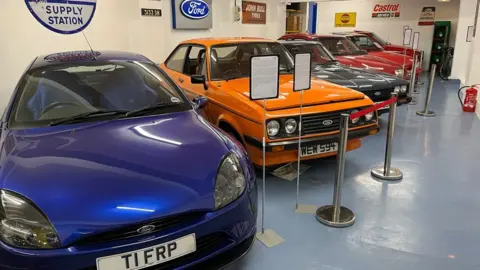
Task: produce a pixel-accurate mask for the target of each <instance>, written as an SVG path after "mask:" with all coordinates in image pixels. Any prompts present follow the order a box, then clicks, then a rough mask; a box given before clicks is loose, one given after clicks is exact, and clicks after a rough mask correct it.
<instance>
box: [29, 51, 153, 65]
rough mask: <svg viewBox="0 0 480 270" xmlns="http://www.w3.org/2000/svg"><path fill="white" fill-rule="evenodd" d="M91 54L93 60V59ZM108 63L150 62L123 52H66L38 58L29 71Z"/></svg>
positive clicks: (135, 54) (137, 55)
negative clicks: (89, 63) (61, 66)
mask: <svg viewBox="0 0 480 270" xmlns="http://www.w3.org/2000/svg"><path fill="white" fill-rule="evenodd" d="M93 53H94V54H95V59H93ZM93 61H99V62H108V61H138V62H152V61H151V60H149V59H148V58H147V57H145V56H143V55H141V54H138V53H132V52H123V51H93V52H92V51H67V52H58V53H53V54H47V55H41V56H38V57H37V58H36V59H35V60H34V62H33V63H32V65H31V66H30V69H34V68H39V67H46V66H51V65H55V64H58V63H82V62H93Z"/></svg>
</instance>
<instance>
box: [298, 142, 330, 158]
mask: <svg viewBox="0 0 480 270" xmlns="http://www.w3.org/2000/svg"><path fill="white" fill-rule="evenodd" d="M337 150H338V143H336V142H333V143H326V144H317V145H310V146H302V153H301V156H302V157H308V156H313V155H318V154H324V153H330V152H337Z"/></svg>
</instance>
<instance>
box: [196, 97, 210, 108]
mask: <svg viewBox="0 0 480 270" xmlns="http://www.w3.org/2000/svg"><path fill="white" fill-rule="evenodd" d="M192 101H193V104H194V107H195V109H203V108H205V107H206V106H207V103H208V98H207V97H204V96H198V97H195V98H194V99H193V100H192Z"/></svg>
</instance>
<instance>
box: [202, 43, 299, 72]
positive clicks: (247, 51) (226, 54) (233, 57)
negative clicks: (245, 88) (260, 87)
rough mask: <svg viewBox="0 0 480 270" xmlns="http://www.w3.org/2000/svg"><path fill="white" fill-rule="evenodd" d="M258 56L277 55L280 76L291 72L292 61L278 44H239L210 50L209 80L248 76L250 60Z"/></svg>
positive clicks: (215, 47)
mask: <svg viewBox="0 0 480 270" xmlns="http://www.w3.org/2000/svg"><path fill="white" fill-rule="evenodd" d="M258 55H278V56H279V58H280V74H287V73H292V72H293V60H292V57H291V56H290V54H289V53H288V52H287V50H286V49H285V48H284V47H283V46H282V45H281V44H279V43H266V42H264V43H261V42H255V43H240V44H228V45H218V46H213V47H212V48H211V50H210V78H211V80H213V81H216V80H231V79H238V78H246V77H249V76H250V58H251V57H252V56H258Z"/></svg>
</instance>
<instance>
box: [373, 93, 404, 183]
mask: <svg viewBox="0 0 480 270" xmlns="http://www.w3.org/2000/svg"><path fill="white" fill-rule="evenodd" d="M395 97H398V94H397V93H392V98H395ZM396 114H397V102H393V103H392V104H390V112H389V115H388V131H387V146H386V149H385V162H384V163H383V166H382V165H378V166H375V167H373V168H372V171H371V173H372V176H374V177H376V178H378V179H382V180H401V179H402V178H403V173H402V172H401V171H400V169H397V168H392V167H391V162H392V140H393V133H394V130H395V118H396Z"/></svg>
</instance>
